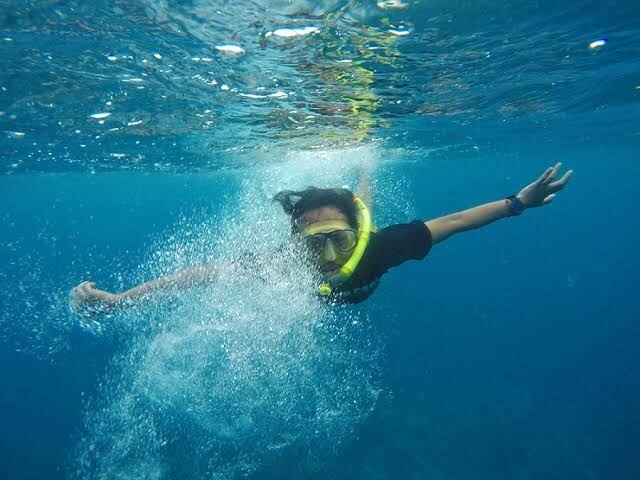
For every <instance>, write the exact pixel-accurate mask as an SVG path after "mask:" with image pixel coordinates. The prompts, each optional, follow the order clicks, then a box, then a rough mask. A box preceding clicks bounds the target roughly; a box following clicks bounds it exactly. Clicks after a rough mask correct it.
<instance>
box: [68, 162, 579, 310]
mask: <svg viewBox="0 0 640 480" xmlns="http://www.w3.org/2000/svg"><path fill="white" fill-rule="evenodd" d="M560 167H561V164H560V163H558V164H556V165H555V166H554V167H549V168H548V169H547V170H545V172H544V173H543V174H542V176H541V177H540V178H538V179H537V180H536V181H535V182H533V183H531V184H529V185H527V186H526V187H524V188H523V189H522V190H521V191H520V192H519V193H518V194H517V195H512V196H510V197H507V198H505V199H501V200H497V201H494V202H491V203H486V204H484V205H479V206H477V207H473V208H470V209H468V210H464V211H461V212H457V213H453V214H451V215H446V216H443V217H439V218H435V219H433V220H429V221H426V222H422V221H419V220H414V221H413V222H411V223H407V224H398V225H392V226H390V227H386V228H384V229H382V230H380V231H376V229H375V227H374V226H373V224H372V221H371V216H370V213H369V210H368V208H367V206H366V205H365V204H364V202H363V201H362V200H361V199H360V198H358V197H357V196H355V195H353V193H352V192H351V191H349V190H347V189H344V188H335V189H320V188H315V187H310V188H307V189H305V190H301V191H290V190H287V191H283V192H280V193H278V194H277V195H276V196H275V197H274V200H275V201H276V202H278V203H280V204H281V205H282V208H283V209H284V211H285V213H286V214H287V215H289V216H290V217H291V232H292V238H293V239H295V240H298V241H299V243H301V244H302V245H303V246H304V249H303V250H300V249H298V250H297V251H299V252H304V254H305V255H307V256H308V258H309V259H310V260H311V262H310V264H311V265H313V266H314V268H316V269H317V270H318V273H319V278H321V279H322V281H321V282H320V284H319V285H318V287H317V293H318V295H319V296H320V297H322V298H324V299H325V300H327V301H328V302H329V303H358V302H361V301H363V300H365V299H367V298H368V297H369V296H370V295H371V294H372V293H373V291H374V290H375V289H376V287H377V286H378V284H379V281H380V278H381V277H382V276H383V275H384V274H385V273H386V272H387V271H388V270H389V269H390V268H392V267H396V266H398V265H400V264H402V263H404V262H406V261H408V260H420V259H423V258H424V257H425V256H426V255H427V254H428V253H429V251H430V249H431V247H432V246H433V245H435V244H437V243H440V242H442V241H444V240H446V239H447V238H449V237H451V236H452V235H454V234H456V233H459V232H464V231H467V230H472V229H476V228H480V227H484V226H485V225H488V224H490V223H492V222H494V221H496V220H499V219H501V218H506V217H512V216H517V215H520V214H521V213H522V212H524V211H525V210H526V209H527V208H533V207H541V206H543V205H548V204H549V203H551V202H552V201H553V200H554V198H555V196H556V193H557V192H559V191H560V190H562V189H563V188H564V187H565V186H566V185H567V182H568V181H569V179H570V178H571V176H572V174H573V172H572V171H571V170H569V171H568V172H566V173H565V174H564V175H563V176H562V177H561V178H560V179H558V180H556V177H557V175H558V172H559V171H560ZM249 258H255V257H251V256H250V257H249ZM243 261H246V259H245V260H243ZM219 268H220V265H215V264H207V265H202V266H199V267H193V268H189V269H185V270H182V271H179V272H177V273H176V274H174V275H171V276H168V277H162V278H159V279H157V280H153V281H150V282H147V283H144V284H142V285H140V286H138V287H135V288H132V289H131V290H127V291H125V292H123V293H119V294H112V293H109V292H106V291H103V290H99V289H97V288H95V283H94V282H82V283H81V284H80V285H78V286H77V287H75V288H74V289H73V291H72V294H71V304H72V307H73V308H74V309H76V310H79V311H84V312H88V313H99V312H108V311H112V310H114V309H116V308H120V307H126V306H130V305H134V304H136V302H137V301H138V300H140V299H142V298H144V297H147V296H149V295H151V294H153V293H157V292H163V291H165V292H166V291H175V290H180V289H184V288H190V287H195V286H199V285H206V284H207V283H210V282H213V281H215V280H216V278H217V273H218V271H219Z"/></svg>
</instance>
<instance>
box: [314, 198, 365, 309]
mask: <svg viewBox="0 0 640 480" xmlns="http://www.w3.org/2000/svg"><path fill="white" fill-rule="evenodd" d="M353 201H354V203H355V204H356V210H357V216H358V243H356V246H355V248H354V249H353V253H352V254H351V257H349V260H347V263H345V264H344V265H343V266H342V267H340V270H339V271H338V273H335V274H333V275H331V277H329V278H328V279H327V281H325V282H323V283H322V285H320V287H319V288H318V294H320V295H321V296H323V297H328V296H329V295H331V292H332V291H333V289H334V288H336V287H338V286H340V285H342V284H343V283H345V282H346V281H347V280H349V278H350V277H351V275H353V272H354V271H355V269H356V267H357V266H358V264H359V263H360V260H362V256H363V255H364V252H365V250H366V249H367V245H368V244H369V236H370V234H371V232H373V231H375V227H374V226H373V225H372V223H371V214H370V213H369V209H368V208H367V206H366V205H365V204H364V202H363V201H362V200H360V198H359V197H357V196H355V195H354V196H353Z"/></svg>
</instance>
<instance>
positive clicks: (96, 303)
mask: <svg viewBox="0 0 640 480" xmlns="http://www.w3.org/2000/svg"><path fill="white" fill-rule="evenodd" d="M94 286H95V282H82V283H81V284H80V285H78V286H77V287H75V288H74V289H73V290H71V295H70V296H69V304H70V305H71V308H72V309H73V310H74V311H76V312H78V313H83V314H88V315H92V314H94V313H109V312H111V311H112V310H113V309H114V308H115V307H116V305H117V303H118V302H119V301H120V297H119V296H118V295H114V294H113V293H109V292H105V291H104V290H98V289H97V288H94Z"/></svg>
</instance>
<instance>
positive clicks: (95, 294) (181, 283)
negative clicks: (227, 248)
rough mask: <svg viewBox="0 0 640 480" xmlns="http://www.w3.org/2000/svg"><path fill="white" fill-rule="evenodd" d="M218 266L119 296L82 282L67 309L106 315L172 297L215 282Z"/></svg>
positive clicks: (193, 270) (183, 272)
mask: <svg viewBox="0 0 640 480" xmlns="http://www.w3.org/2000/svg"><path fill="white" fill-rule="evenodd" d="M219 268H220V266H219V265H213V264H208V265H201V266H197V267H192V268H188V269H185V270H181V271H179V272H177V273H175V274H173V275H170V276H167V277H161V278H158V279H156V280H151V281H149V282H146V283H143V284H142V285H139V286H137V287H134V288H132V289H130V290H127V291H125V292H122V293H118V294H113V293H109V292H107V291H104V290H99V289H97V288H95V282H82V283H81V284H80V285H78V286H77V287H75V288H74V289H73V290H72V291H71V296H70V304H71V307H72V308H73V309H74V310H76V311H79V312H82V313H88V314H93V313H109V312H112V311H113V310H116V309H118V308H121V307H126V306H131V305H134V304H136V303H137V302H139V301H140V300H142V299H144V298H146V297H148V296H150V295H152V294H154V293H164V294H166V293H172V292H177V291H180V290H184V289H187V288H191V287H196V286H199V285H206V284H207V283H211V282H213V281H215V279H216V278H217V273H218V271H219Z"/></svg>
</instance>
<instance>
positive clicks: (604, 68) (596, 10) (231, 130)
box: [0, 0, 640, 173]
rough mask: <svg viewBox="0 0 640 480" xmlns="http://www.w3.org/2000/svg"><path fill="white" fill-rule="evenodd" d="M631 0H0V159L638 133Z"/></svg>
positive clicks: (89, 161) (203, 163)
mask: <svg viewBox="0 0 640 480" xmlns="http://www.w3.org/2000/svg"><path fill="white" fill-rule="evenodd" d="M638 10H639V7H638V6H637V3H636V2H625V3H623V4H618V5H616V8H611V7H610V6H608V5H607V4H606V3H598V2H569V3H558V2H550V1H543V2H535V3H532V2H524V1H518V2H509V3H503V2H488V1H483V2H473V3H471V2H462V1H454V2H444V1H436V2H411V1H407V2H404V1H379V2H374V1H353V2H344V1H324V2H309V1H293V2H286V1H275V2H255V1H254V2H234V3H229V2H222V1H211V0H210V1H202V0H200V1H193V2H186V3H181V2H172V1H132V2H124V1H116V2H91V3H89V2H68V1H67V2H56V1H41V2H30V3H25V2H3V3H2V7H1V8H0V22H1V25H2V38H1V39H0V40H1V41H0V59H1V60H2V65H3V68H2V70H1V72H0V86H1V87H2V90H1V91H0V130H1V131H2V132H3V135H2V138H1V139H0V148H1V149H2V154H1V155H0V161H1V163H0V171H2V172H4V173H10V172H20V171H67V170H81V171H93V170H121V169H136V170H143V171H146V170H149V171H152V170H158V169H162V170H169V171H194V170H201V169H212V168H214V169H215V168H230V167H231V168H232V167H235V166H237V165H238V164H241V163H242V159H241V157H242V155H241V154H243V153H249V154H251V153H252V152H253V151H255V150H258V151H259V152H261V153H266V152H271V153H272V155H273V158H275V159H276V161H277V158H278V155H279V152H280V151H282V150H283V149H291V148H295V149H312V148H318V147H323V148H327V147H332V146H341V145H345V144H351V143H353V142H362V141H370V140H371V139H381V138H382V139H387V140H388V141H390V143H394V142H396V141H397V140H396V137H397V136H398V135H403V136H404V138H403V142H402V143H403V144H404V145H406V144H412V143H413V142H414V141H416V140H417V139H423V138H424V137H425V136H427V137H428V138H432V139H433V140H432V142H431V143H433V144H434V146H439V147H450V146H452V145H460V144H469V145H473V144H474V143H477V142H478V141H479V139H480V140H481V139H485V140H487V139H489V140H487V141H505V139H509V138H510V137H513V136H517V135H521V134H523V133H532V132H533V133H535V134H536V135H537V136H541V137H546V138H549V137H550V133H549V130H552V129H553V128H554V126H560V125H561V126H565V127H566V126H567V125H568V126H570V127H571V128H572V129H573V132H574V134H573V135H572V138H571V140H570V141H590V140H592V138H591V137H590V136H588V135H580V134H579V133H576V132H580V131H581V130H582V129H590V130H592V131H593V130H598V131H600V134H601V135H603V138H605V139H608V138H615V137H619V136H620V135H626V136H632V137H637V136H638V130H637V128H638V127H637V125H636V123H635V122H633V119H634V118H637V110H638V100H639V99H640V78H638V76H637V71H638V67H640V60H638V59H639V58H640V56H639V55H638V54H639V52H640V47H639V44H638V27H637V19H638V13H639V12H638ZM603 110H606V112H607V114H608V115H611V114H612V113H615V115H616V117H617V118H618V119H619V122H618V123H617V124H616V125H615V126H612V125H610V124H605V122H602V120H601V119H602V118H603V116H602V111H603ZM601 123H602V125H600V124H601ZM594 125H597V126H598V127H597V128H596V129H594V128H593V127H594ZM422 143H423V144H424V143H425V142H424V141H422ZM427 143H429V142H427Z"/></svg>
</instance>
